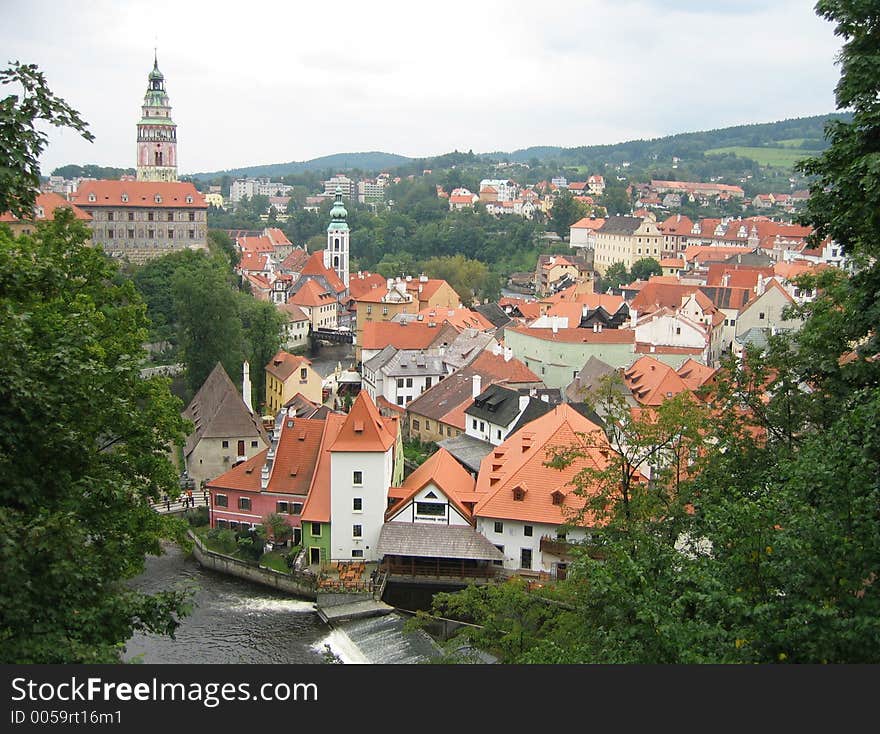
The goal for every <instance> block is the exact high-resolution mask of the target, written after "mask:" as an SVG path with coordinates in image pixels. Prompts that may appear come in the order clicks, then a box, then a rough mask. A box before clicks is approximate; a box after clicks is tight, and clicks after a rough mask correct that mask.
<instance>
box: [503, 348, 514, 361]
mask: <svg viewBox="0 0 880 734" xmlns="http://www.w3.org/2000/svg"><path fill="white" fill-rule="evenodd" d="M512 357H513V349H511V348H510V347H504V361H505V362H509V361H510V360H511V358H512Z"/></svg>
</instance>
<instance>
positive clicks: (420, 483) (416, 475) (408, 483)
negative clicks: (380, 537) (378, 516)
mask: <svg viewBox="0 0 880 734" xmlns="http://www.w3.org/2000/svg"><path fill="white" fill-rule="evenodd" d="M431 482H433V484H434V485H435V486H436V487H437V488H438V489H440V490H441V491H442V492H443V494H445V495H446V497H447V498H448V499H449V501H450V502H451V503H452V504H453V505H454V506H455V508H456V509H457V510H458V511H459V512H460V513H461V514H462V515H463V516H464V517H465V518H467V519H471V513H470V511H469V510H468V509H466V507H465V505H464V503H465V502H466V501H468V500H470V499H471V498H472V496H473V493H474V487H475V486H476V480H475V479H474V478H473V477H472V476H471V475H470V474H469V473H468V472H467V471H465V469H464V467H462V465H461V464H459V463H458V461H457V460H456V459H455V458H454V457H453V456H452V454H450V453H449V452H448V451H447V450H446V449H444V448H441V449H439V450H437V451H436V452H434V453H433V454H432V455H431V456H430V457H429V458H428V459H427V460H426V461H425V462H424V463H423V464H422V465H421V466H419V467H418V468H417V469H416V470H415V471H414V472H413V473H412V474H410V475H409V476H408V477H407V478H406V480H405V481H404V483H403V484H402V485H401V486H400V488H399V489H400V490H402V491H401V492H395V493H394V494H395V495H398V496H400V500H399V501H398V502H396V503H395V504H394V505H393V506H392V507H391V509H389V510H388V511H387V512H386V513H385V518H386V520H387V519H390V518H392V517H394V515H396V514H397V513H398V512H400V511H401V510H402V509H403V508H404V507H406V506H407V505H408V504H409V503H410V502H411V501H412V499H413V498H414V497H415V496H416V495H417V494H418V493H419V492H420V491H421V490H422V489H424V488H425V486H426V485H427V484H429V483H431ZM390 494H391V493H390V492H389V495H390Z"/></svg>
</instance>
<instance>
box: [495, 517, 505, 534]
mask: <svg viewBox="0 0 880 734" xmlns="http://www.w3.org/2000/svg"><path fill="white" fill-rule="evenodd" d="M495 532H496V533H503V532H504V523H503V522H501V521H500V520H496V521H495Z"/></svg>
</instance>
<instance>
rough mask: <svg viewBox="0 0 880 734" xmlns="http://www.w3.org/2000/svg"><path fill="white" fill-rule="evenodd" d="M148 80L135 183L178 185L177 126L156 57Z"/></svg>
mask: <svg viewBox="0 0 880 734" xmlns="http://www.w3.org/2000/svg"><path fill="white" fill-rule="evenodd" d="M148 80H149V82H148V85H147V93H146V94H145V95H144V106H143V108H142V109H143V115H142V116H141V120H140V122H139V123H138V126H137V133H138V139H137V180H138V181H177V125H175V124H174V122H173V121H172V120H171V105H170V104H169V103H168V95H167V94H166V92H165V77H164V76H162V72H161V71H159V61H158V59H157V58H156V57H154V58H153V70H152V71H151V72H150V75H149V77H148Z"/></svg>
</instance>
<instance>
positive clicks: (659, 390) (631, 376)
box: [623, 356, 688, 405]
mask: <svg viewBox="0 0 880 734" xmlns="http://www.w3.org/2000/svg"><path fill="white" fill-rule="evenodd" d="M623 380H624V382H625V383H626V386H627V387H628V388H629V389H630V390H631V391H632V394H633V396H634V397H635V399H636V400H638V401H639V403H641V404H642V405H660V404H662V403H663V401H664V400H666V399H667V398H671V397H674V396H675V395H678V394H679V393H681V392H684V391H685V390H688V386H687V384H686V383H685V381H684V380H683V379H682V378H681V376H680V375H678V374H677V373H676V371H675V370H674V369H673V368H672V367H670V366H669V365H668V364H665V363H664V362H661V361H660V360H657V359H654V358H653V357H647V356H646V357H641V358H640V359H637V360H636V361H635V362H634V363H633V364H632V365H630V366H629V367H628V368H627V369H626V370H625V371H624V373H623Z"/></svg>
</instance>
